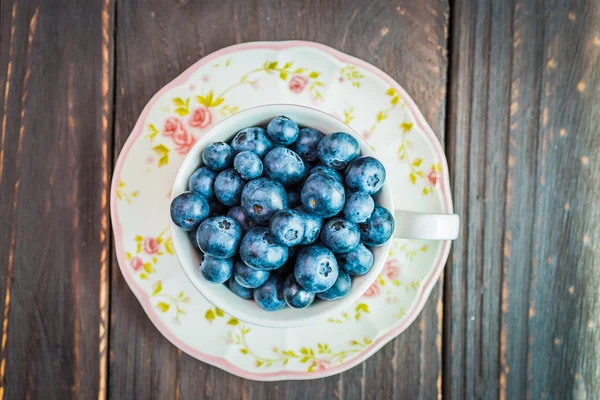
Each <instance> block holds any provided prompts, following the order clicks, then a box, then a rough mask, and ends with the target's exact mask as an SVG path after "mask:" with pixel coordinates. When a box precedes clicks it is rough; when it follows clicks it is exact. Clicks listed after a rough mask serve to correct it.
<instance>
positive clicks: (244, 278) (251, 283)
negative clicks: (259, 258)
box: [233, 261, 269, 289]
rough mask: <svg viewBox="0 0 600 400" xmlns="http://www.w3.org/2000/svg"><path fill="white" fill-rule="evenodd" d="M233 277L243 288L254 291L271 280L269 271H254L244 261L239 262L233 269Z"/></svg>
mask: <svg viewBox="0 0 600 400" xmlns="http://www.w3.org/2000/svg"><path fill="white" fill-rule="evenodd" d="M233 277H234V278H235V280H236V281H237V283H239V284H240V285H242V286H243V287H246V288H250V289H254V288H257V287H259V286H260V285H262V284H263V283H265V282H266V281H267V279H269V271H261V270H258V269H254V268H252V267H250V266H248V264H246V263H245V262H243V261H238V262H236V263H235V266H234V267H233Z"/></svg>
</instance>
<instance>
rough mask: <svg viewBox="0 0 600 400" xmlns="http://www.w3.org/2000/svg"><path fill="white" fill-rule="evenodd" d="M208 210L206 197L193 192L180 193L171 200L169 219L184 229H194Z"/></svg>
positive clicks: (204, 217) (206, 214)
mask: <svg viewBox="0 0 600 400" xmlns="http://www.w3.org/2000/svg"><path fill="white" fill-rule="evenodd" d="M209 212H210V208H209V206H208V202H207V201H206V199H205V198H204V197H202V196H200V195H198V194H195V193H190V192H185V193H181V194H180V195H179V196H177V197H175V198H174V199H173V201H171V220H172V221H173V223H174V224H175V225H177V226H178V227H180V228H181V229H183V230H186V231H191V230H194V229H196V228H197V227H198V225H200V222H202V221H204V220H205V219H206V218H207V217H208V213H209Z"/></svg>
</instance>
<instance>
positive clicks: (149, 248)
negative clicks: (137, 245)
mask: <svg viewBox="0 0 600 400" xmlns="http://www.w3.org/2000/svg"><path fill="white" fill-rule="evenodd" d="M143 247H144V251H145V252H146V254H156V253H158V250H159V245H158V241H157V240H156V238H153V237H146V238H144V244H143Z"/></svg>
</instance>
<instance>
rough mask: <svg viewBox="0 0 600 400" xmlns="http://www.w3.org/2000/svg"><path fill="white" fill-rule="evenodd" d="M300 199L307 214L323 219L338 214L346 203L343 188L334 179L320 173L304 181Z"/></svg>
mask: <svg viewBox="0 0 600 400" xmlns="http://www.w3.org/2000/svg"><path fill="white" fill-rule="evenodd" d="M300 198H301V200H302V205H303V206H304V208H306V210H307V211H308V212H310V213H312V214H315V215H318V216H319V217H323V218H329V217H333V216H334V215H336V214H338V213H339V212H340V211H342V209H343V208H344V202H345V201H346V195H345V193H344V186H342V184H341V183H340V182H338V181H337V180H336V179H335V178H332V177H331V176H329V175H326V174H321V173H318V174H313V175H310V176H309V177H308V178H307V179H306V182H304V186H303V187H302V193H301V194H300Z"/></svg>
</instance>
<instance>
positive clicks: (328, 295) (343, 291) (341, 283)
mask: <svg viewBox="0 0 600 400" xmlns="http://www.w3.org/2000/svg"><path fill="white" fill-rule="evenodd" d="M351 288H352V278H351V277H350V275H348V274H347V273H345V272H344V271H340V273H339V274H338V277H337V279H336V280H335V283H334V284H333V286H332V287H330V288H329V289H327V290H326V291H324V292H321V293H317V297H318V298H320V299H322V300H337V299H339V298H342V297H344V296H345V295H347V294H348V293H349V292H350V289H351Z"/></svg>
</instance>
